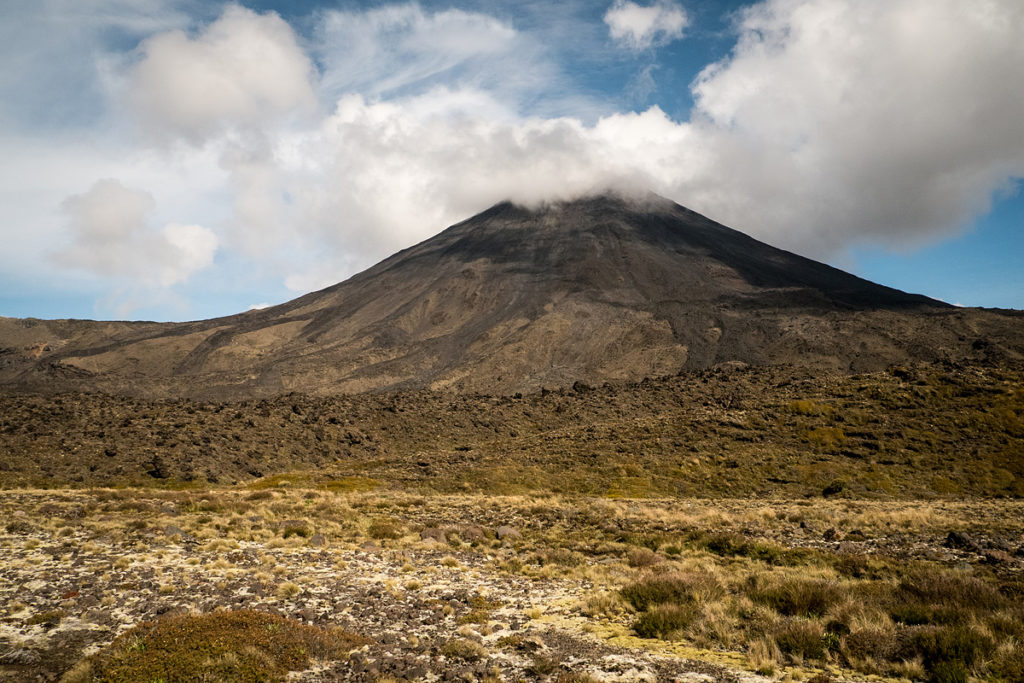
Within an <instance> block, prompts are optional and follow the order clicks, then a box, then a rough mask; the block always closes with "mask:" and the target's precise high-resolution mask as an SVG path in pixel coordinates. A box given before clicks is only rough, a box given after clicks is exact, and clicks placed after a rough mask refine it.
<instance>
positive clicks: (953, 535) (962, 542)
mask: <svg viewBox="0 0 1024 683" xmlns="http://www.w3.org/2000/svg"><path fill="white" fill-rule="evenodd" d="M943 545H945V546H946V547H947V548H952V549H954V550H967V551H969V552H972V553H976V552H978V550H979V548H978V544H977V543H975V542H974V541H973V540H972V539H971V538H970V537H968V536H967V535H966V534H962V533H960V532H959V531H950V532H949V535H948V536H946V542H945V543H944V544H943Z"/></svg>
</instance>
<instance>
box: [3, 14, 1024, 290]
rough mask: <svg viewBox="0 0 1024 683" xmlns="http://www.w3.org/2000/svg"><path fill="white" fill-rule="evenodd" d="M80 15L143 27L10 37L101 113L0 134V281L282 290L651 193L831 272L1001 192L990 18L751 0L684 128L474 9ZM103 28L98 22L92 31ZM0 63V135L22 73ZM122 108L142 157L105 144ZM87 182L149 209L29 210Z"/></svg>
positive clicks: (628, 29) (1016, 146)
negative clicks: (599, 87) (479, 217)
mask: <svg viewBox="0 0 1024 683" xmlns="http://www.w3.org/2000/svg"><path fill="white" fill-rule="evenodd" d="M54 1H55V0H54ZM84 1H85V0H83V2H84ZM88 2H89V3H90V4H89V5H88V7H89V13H90V16H92V17H93V19H92V20H91V21H92V23H90V24H89V31H90V34H89V35H90V36H93V38H90V40H93V39H94V38H95V37H96V36H99V35H102V34H103V26H108V27H113V28H115V29H117V30H120V31H125V32H127V33H128V34H129V35H131V36H133V40H136V39H139V38H140V37H142V36H141V35H140V34H144V33H150V34H151V35H149V37H148V38H147V39H145V40H143V41H142V42H141V44H140V46H139V48H138V49H137V50H136V51H135V52H133V53H131V55H133V57H132V59H134V61H132V59H128V58H127V57H126V56H125V53H124V52H123V50H122V51H119V50H117V49H113V48H110V49H108V50H106V51H104V50H102V49H99V48H97V47H96V44H95V42H89V43H88V44H87V45H86V46H85V47H82V45H80V44H78V43H75V42H74V39H73V36H74V35H75V34H74V32H73V30H72V29H73V28H74V26H72V25H71V24H70V23H69V24H68V25H67V26H65V25H63V24H58V23H55V22H57V18H58V17H59V16H60V12H56V11H51V12H49V13H48V14H47V16H48V19H47V22H49V23H45V22H44V24H43V27H44V28H45V29H46V30H43V29H40V27H39V26H35V28H33V29H32V30H31V31H28V33H30V34H31V35H32V36H33V37H34V38H33V39H36V40H44V39H45V40H49V41H50V42H51V43H52V44H51V45H50V46H49V47H47V48H46V49H45V50H43V49H41V50H37V51H36V52H27V53H26V54H32V55H36V54H42V55H60V56H61V63H64V62H72V63H74V64H77V65H78V66H77V67H76V68H75V70H74V71H73V74H74V75H75V76H76V77H77V75H79V74H86V75H88V74H91V75H89V78H91V79H92V80H90V81H89V89H90V92H91V93H92V97H94V98H96V99H98V100H100V101H103V102H105V104H106V106H107V111H106V112H105V118H103V119H102V121H103V123H102V125H99V124H98V125H97V126H96V128H95V131H96V133H97V134H96V135H94V136H93V135H90V136H89V139H88V140H87V141H86V142H82V141H81V138H82V137H83V136H82V135H81V134H80V133H79V132H78V131H77V130H74V131H71V132H64V133H63V134H62V135H55V134H53V133H52V131H50V130H48V129H43V130H41V131H40V132H38V134H36V135H34V136H28V135H24V134H21V131H20V130H16V131H14V132H11V131H9V130H8V131H5V132H4V134H3V135H0V156H2V157H3V158H5V161H7V160H8V159H10V160H12V161H11V162H10V163H5V164H3V165H0V180H2V181H3V182H0V198H2V199H3V200H4V201H3V202H0V207H2V208H0V211H2V212H3V213H2V215H0V217H2V218H3V220H0V236H2V237H3V238H4V242H5V244H8V245H15V246H14V247H12V249H11V253H8V254H0V261H2V263H3V265H4V267H5V268H13V267H14V266H13V264H15V262H16V261H18V260H24V259H21V258H20V256H19V255H18V254H20V253H26V254H27V253H39V252H41V251H42V250H43V246H41V245H42V244H43V243H44V242H49V243H53V242H54V241H57V242H58V243H59V244H60V245H61V246H59V247H57V249H56V251H57V252H59V257H58V261H59V263H60V264H62V265H63V266H64V267H74V268H78V269H84V270H86V271H88V272H90V273H94V274H96V275H97V276H99V277H103V278H110V279H111V282H114V283H115V284H116V286H117V287H120V288H121V289H119V290H118V292H119V294H118V296H122V294H123V295H124V296H123V297H122V298H123V301H132V302H142V303H145V301H146V300H147V299H148V298H157V297H156V295H154V296H153V297H149V296H148V294H147V295H146V296H139V295H137V289H138V288H136V289H135V290H133V289H131V287H130V286H129V285H127V284H126V282H129V281H130V282H134V283H138V286H139V287H142V288H149V289H146V290H145V291H147V292H150V291H152V292H156V291H157V290H159V291H161V292H162V294H164V295H166V294H167V292H168V288H169V287H172V286H176V285H180V284H182V283H184V282H187V281H188V279H189V278H190V277H191V276H192V275H193V274H194V273H197V272H200V271H202V270H204V269H211V264H212V263H213V256H214V254H215V253H217V250H220V251H221V253H223V254H224V256H225V258H222V259H219V260H218V263H217V267H218V268H222V267H223V263H224V262H228V261H231V262H233V264H234V267H236V268H242V267H244V268H248V269H250V270H251V273H250V272H247V273H246V275H247V276H249V275H251V276H252V278H253V279H254V280H255V279H261V281H264V282H265V281H266V279H267V278H271V277H274V278H277V281H278V282H281V281H283V283H284V284H285V285H286V286H287V287H289V288H291V289H293V290H295V291H308V290H309V289H315V288H319V287H322V286H325V285H328V284H332V283H334V282H337V281H339V280H341V279H344V278H345V277H347V276H349V275H351V274H353V273H354V272H355V271H357V270H358V269H361V268H363V267H366V266H369V265H371V264H372V263H373V262H374V261H376V260H378V259H380V258H383V257H385V256H387V255H389V254H390V253H392V252H394V251H395V250H397V249H399V248H402V247H405V246H408V245H410V244H411V243H413V242H416V241H417V240H420V239H424V238H426V237H429V236H430V235H432V234H434V233H436V232H437V231H439V230H440V229H442V228H443V227H445V226H447V225H449V224H451V223H454V222H456V221H458V220H461V219H463V218H466V217H467V216H469V215H471V214H472V213H474V212H476V211H479V210H482V209H484V208H486V207H487V206H489V205H490V204H493V203H494V202H497V201H501V200H503V199H513V200H518V201H522V202H539V201H544V200H550V199H559V198H570V197H573V196H576V195H579V194H582V193H586V192H592V191H599V190H601V189H603V188H607V187H628V188H635V189H647V188H649V189H653V190H654V191H656V192H659V193H661V194H664V195H666V196H669V197H671V198H672V199H674V200H676V201H679V202H680V203H682V204H684V205H687V206H689V207H691V208H693V209H695V210H697V211H701V212H703V213H706V214H708V215H710V216H711V217H713V218H715V219H717V220H720V221H722V222H724V223H726V224H729V225H732V226H734V227H736V228H738V229H741V230H744V231H746V232H749V233H751V234H753V235H754V236H756V237H759V238H761V239H765V240H767V241H770V242H772V243H775V244H779V245H782V246H786V247H789V248H794V249H796V250H798V251H800V252H801V253H804V254H807V255H810V256H815V257H835V256H836V254H839V253H841V251H842V250H843V249H844V248H846V247H848V246H851V245H854V244H860V243H872V244H884V245H905V244H914V243H921V242H925V241H928V240H932V239H935V238H936V237H938V236H943V235H948V234H950V233H952V232H954V231H956V230H958V229H961V228H962V227H963V226H965V225H967V224H969V223H970V221H971V220H972V219H974V218H975V217H977V216H979V215H981V214H983V213H984V212H985V211H986V210H987V207H988V202H989V201H990V199H991V197H992V194H993V193H994V192H998V191H1000V189H1002V188H1005V187H1007V186H1008V185H1009V184H1010V183H1011V182H1012V179H1013V178H1015V177H1017V178H1019V177H1022V176H1024V90H1022V89H1020V88H1015V87H1011V86H1010V85H1009V84H1014V83H1016V82H1017V81H1018V80H1019V76H1020V74H1021V73H1024V41H1021V40H1020V35H1019V34H1020V31H1019V27H1020V26H1024V5H1021V3H1019V2H1017V1H1016V0H977V2H972V3H969V4H965V3H963V2H959V1H958V0H767V1H766V2H762V3H760V4H758V5H754V6H752V7H749V8H747V9H746V10H745V11H743V12H742V13H740V14H739V15H737V18H736V30H737V32H738V36H739V39H738V42H737V44H736V47H735V49H734V51H733V52H732V53H731V54H730V55H729V57H728V58H727V59H724V60H722V61H720V62H719V63H716V64H713V65H710V66H709V67H708V68H707V69H705V70H704V72H703V73H702V74H701V75H700V77H699V78H698V79H697V80H696V81H695V82H694V84H693V85H692V88H693V94H694V97H695V101H696V106H695V108H694V111H693V112H692V115H691V116H690V117H689V119H688V120H679V119H673V118H671V117H669V116H668V115H666V114H665V113H664V112H663V111H662V110H661V109H659V108H658V107H650V108H648V109H646V110H645V111H637V112H630V111H621V112H619V113H608V112H609V111H610V110H609V109H608V107H610V106H612V105H611V104H609V102H610V100H609V101H608V102H605V103H604V105H603V106H604V107H605V108H604V109H603V110H602V109H601V108H600V107H595V106H593V99H592V98H590V99H588V97H587V96H585V95H584V94H583V89H582V87H581V86H579V85H577V84H574V83H573V82H572V80H571V79H570V78H569V76H568V75H567V74H568V72H569V71H570V69H568V68H567V67H566V64H565V63H562V62H560V61H559V60H560V59H563V58H564V55H565V53H564V52H559V51H558V49H557V47H552V46H551V45H549V44H546V43H545V41H544V40H543V39H541V38H540V37H539V36H541V35H547V34H542V33H541V32H540V29H538V28H536V27H535V26H534V27H531V26H530V25H528V22H526V24H524V23H523V22H512V21H510V20H508V19H498V18H495V17H491V16H488V15H486V14H482V13H479V12H470V11H464V10H448V11H443V12H431V11H428V10H424V9H423V8H421V7H420V6H419V5H417V4H414V3H413V4H401V5H390V6H380V7H376V8H374V9H370V10H367V11H362V12H359V11H352V12H340V11H334V10H329V11H325V12H323V13H322V14H321V15H318V16H319V22H320V23H319V28H318V29H316V30H315V31H314V33H313V35H312V36H311V37H310V40H309V42H303V41H302V40H300V39H299V38H298V37H297V36H296V34H295V32H294V31H293V29H292V28H291V27H290V26H289V25H288V24H287V23H285V22H284V21H283V20H282V19H280V18H279V17H278V16H277V15H274V14H257V13H255V12H252V11H250V10H247V9H244V8H241V7H238V6H234V5H229V6H228V8H227V9H226V10H225V11H224V13H223V15H222V16H221V17H220V18H219V19H216V20H214V21H212V22H210V23H206V24H202V25H200V26H199V29H198V31H196V30H194V29H195V26H194V25H193V22H195V21H197V20H198V21H203V20H207V19H209V18H210V17H198V18H197V17H194V16H193V17H192V18H191V19H189V18H188V17H187V16H186V15H182V13H181V12H178V11H172V9H173V7H176V6H186V4H187V3H174V2H169V3H166V4H165V3H162V2H158V1H157V0H146V4H145V5H140V7H142V8H143V9H142V10H140V11H139V12H138V13H132V12H129V11H128V9H126V7H127V6H128V5H131V3H128V0H116V2H113V1H112V0H107V2H106V3H104V2H103V1H102V0H88ZM58 4H60V3H58ZM71 4H72V5H73V4H74V3H71ZM534 4H535V5H536V4H542V3H534ZM47 6H48V7H49V5H47ZM68 6H70V5H66V6H65V9H66V8H67V7H68ZM188 6H189V7H190V8H192V6H191V5H188ZM168 7H170V8H172V9H167V8H168ZM104 8H108V9H109V10H110V12H111V13H113V14H116V17H112V18H110V19H109V20H101V19H98V18H97V17H103V16H105V14H104V12H103V9H104ZM51 9H52V7H51ZM193 9H194V8H193ZM570 9H571V8H570ZM162 10H166V11H162ZM538 16H539V15H538ZM560 16H561V17H562V19H560V21H563V22H569V21H570V20H572V21H576V20H577V19H576V17H577V14H574V13H573V12H571V11H568V10H566V12H565V13H564V14H562V15H560ZM604 18H605V23H606V24H607V26H608V30H609V31H610V33H611V36H612V38H613V39H614V40H616V41H617V42H619V43H620V44H622V45H624V46H626V47H630V48H632V49H638V50H639V49H645V48H649V47H652V46H658V45H662V44H665V43H666V42H668V41H670V40H674V39H676V38H678V37H680V36H681V35H682V33H683V31H684V30H685V29H686V27H687V24H688V19H687V16H686V13H685V11H684V10H683V9H682V8H681V6H679V5H677V4H673V3H669V2H659V3H655V4H653V5H650V6H646V7H643V6H640V5H637V4H636V3H633V2H616V3H615V4H614V5H613V6H612V7H611V9H610V10H609V11H608V12H607V14H606V15H605V17H604ZM104 21H105V22H106V23H104ZM97 22H99V23H97ZM190 25H191V28H192V29H193V30H192V32H186V31H187V30H189V28H190ZM567 26H571V24H567ZM57 28H61V29H62V30H64V31H65V32H64V33H63V34H62V33H60V32H59V31H57V30H56V29H57ZM604 28H605V25H604V24H602V23H600V21H592V22H591V24H590V25H589V27H588V29H587V30H589V31H591V32H592V33H591V34H587V35H590V38H589V41H590V42H589V44H590V45H591V49H590V51H589V52H588V50H587V49H585V48H580V49H579V50H578V51H577V52H575V53H573V54H574V57H573V59H577V60H580V63H579V64H575V65H574V66H581V65H582V66H583V67H593V65H594V64H596V63H598V61H599V59H598V58H597V57H594V56H593V51H594V50H597V49H598V48H600V49H606V47H607V40H606V38H605V34H604ZM51 29H52V30H51ZM168 29H173V30H168ZM563 32H564V31H563ZM16 33H17V32H16V31H13V30H11V29H9V28H8V29H7V30H6V32H4V31H3V30H2V27H0V36H2V37H6V38H8V39H10V40H11V41H17V40H18V36H17V35H14V34H16ZM62 35H64V36H67V37H66V38H64V39H62V38H61V37H60V36H62ZM46 36H50V37H49V38H46ZM97 40H98V39H97ZM62 41H63V42H64V43H67V45H68V46H70V47H68V48H67V50H71V47H74V50H77V52H75V51H72V53H73V54H72V53H68V52H67V50H65V49H64V46H63V44H62ZM24 42H25V41H21V42H18V45H19V46H20V47H19V49H23V48H24V45H23V43H24ZM129 42H130V41H129ZM550 42H551V41H548V43H550ZM617 54H618V56H619V57H621V54H619V53H617ZM69 55H70V56H69ZM0 56H4V57H6V56H8V52H5V48H4V46H3V45H0ZM311 56H312V57H315V58H316V62H317V64H319V65H320V67H321V68H322V72H321V73H317V72H316V69H315V67H314V65H313V59H312V58H311ZM23 59H24V58H23ZM609 59H610V58H609ZM76 60H77V61H76ZM595 60H596V61H595ZM34 61H38V60H35V59H30V60H27V61H24V62H20V61H12V62H11V63H12V64H15V65H17V64H21V63H24V64H28V65H31V63H32V62H34ZM82 65H87V66H88V68H85V67H84V66H82ZM660 66H661V64H659V63H655V64H653V65H650V66H649V68H648V70H646V71H644V72H642V73H641V75H640V76H638V77H637V78H636V79H634V81H633V83H632V84H631V85H630V86H629V87H631V88H632V95H633V96H634V97H635V98H636V99H637V100H642V99H643V97H644V96H645V95H647V94H649V91H650V90H651V88H652V87H654V86H656V85H661V86H662V87H665V86H664V81H665V79H667V78H668V77H670V76H671V71H672V69H671V68H667V67H666V68H665V69H664V70H663V71H659V72H658V75H659V79H658V81H659V82H658V83H657V84H654V83H652V76H651V74H652V73H653V70H654V69H655V68H660ZM79 67H81V68H79ZM26 68H27V67H26ZM10 71H11V70H8V71H7V72H5V74H0V95H2V97H0V102H3V103H4V104H3V106H4V107H7V109H5V110H2V111H0V124H2V123H4V122H5V121H4V119H5V115H9V116H7V118H11V117H13V116H14V115H13V114H11V112H12V111H14V110H13V109H11V108H10V107H11V106H12V105H10V104H9V103H10V102H16V101H18V98H19V94H20V93H21V92H22V91H23V89H24V88H25V87H27V86H26V85H25V84H26V83H28V82H29V81H30V80H31V79H29V78H28V77H26V78H20V77H19V78H18V79H14V80H16V81H17V82H16V83H15V82H14V80H11V79H13V77H12V76H11V75H10ZM27 73H31V69H28V70H27ZM97 74H99V75H97ZM65 76H66V74H65ZM83 77H84V76H83ZM67 80H75V79H74V78H71V77H67ZM12 83H13V85H12ZM57 84H58V85H59V86H62V85H64V83H63V81H61V82H58V83H57ZM54 91H60V88H59V87H58V88H55V89H54ZM76 92H77V91H76ZM653 94H654V95H655V96H656V95H657V92H655V93H653ZM104 97H105V98H106V99H105V100H103V98H104ZM654 99H655V101H657V97H655V98H654ZM78 101H79V100H78V99H75V100H74V102H75V103H77V102H78ZM90 101H92V100H90ZM125 102H128V103H130V104H131V107H130V108H129V109H128V112H129V113H130V114H131V115H133V116H134V117H135V120H136V122H137V123H138V127H137V130H141V131H142V132H143V133H144V135H143V136H141V138H132V139H127V138H128V136H127V135H125V134H123V133H121V132H120V131H119V130H118V128H117V127H118V123H119V122H120V121H122V120H123V119H122V118H121V117H122V106H121V105H123V104H124V103H125ZM552 103H555V104H552ZM26 106H27V105H26ZM68 106H69V107H70V105H68ZM319 107H322V109H320V108H319ZM71 108H73V107H71ZM28 109H32V110H33V111H34V110H39V109H42V108H41V107H38V106H35V104H33V106H32V107H28ZM566 111H568V112H571V115H565V116H563V115H561V113H563V112H566ZM601 111H604V112H605V113H604V115H600V112H601ZM324 112H327V113H324ZM19 120H20V119H19ZM26 120H28V119H26ZM104 126H106V127H104ZM76 139H77V140H79V141H78V142H72V141H74V140H76ZM179 141H186V142H188V143H192V144H186V145H179V144H173V143H175V142H179ZM168 142H169V143H172V144H164V143H168ZM153 143H159V144H153ZM133 145H134V147H133ZM105 177H107V178H125V179H129V178H130V179H131V183H132V184H133V185H136V186H139V187H145V188H149V189H151V190H152V193H153V194H152V196H151V195H150V194H149V193H148V192H142V191H139V190H133V189H130V188H127V187H124V186H123V185H122V184H121V183H120V182H118V181H113V180H108V181H100V182H98V183H97V184H96V185H95V186H93V188H92V189H91V190H89V191H88V192H86V193H85V194H82V195H78V196H76V197H73V198H69V199H68V200H67V201H66V202H65V204H64V208H65V213H64V216H65V218H66V219H67V220H65V221H64V223H63V224H62V223H61V220H60V216H53V215H50V214H54V213H56V212H55V207H56V206H58V205H59V203H60V200H61V199H62V198H64V197H66V196H67V195H68V194H69V192H73V191H75V190H76V189H78V188H82V187H88V186H89V184H90V183H92V182H94V181H95V180H96V179H97V178H105ZM196 223H198V224H196ZM161 226H162V227H161ZM203 226H211V227H213V228H215V230H216V234H215V233H214V230H211V229H210V228H209V227H203ZM61 230H63V231H64V232H63V233H61ZM30 243H31V244H30ZM239 264H241V265H239ZM19 267H20V266H19ZM221 277H222V278H223V279H224V280H225V281H227V280H230V279H231V274H230V273H227V274H222V275H221ZM204 282H205V281H204ZM112 286H114V285H112ZM178 291H180V288H179V290H178ZM125 292H128V294H124V293H125ZM133 292H135V293H133ZM267 296H269V295H268V294H261V295H259V298H260V299H262V298H264V297H267ZM275 296H276V294H275ZM254 299H255V300H258V299H257V298H256V297H255V295H254ZM125 305H129V304H127V303H125ZM121 310H123V309H121Z"/></svg>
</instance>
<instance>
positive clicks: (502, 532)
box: [494, 526, 523, 541]
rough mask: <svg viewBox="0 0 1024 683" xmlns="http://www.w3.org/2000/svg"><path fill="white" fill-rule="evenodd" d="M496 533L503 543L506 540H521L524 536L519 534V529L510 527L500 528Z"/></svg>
mask: <svg viewBox="0 0 1024 683" xmlns="http://www.w3.org/2000/svg"><path fill="white" fill-rule="evenodd" d="M494 533H495V535H496V536H497V537H498V539H499V540H501V541H504V540H506V539H508V540H513V541H514V540H518V539H521V538H522V537H523V535H522V534H521V533H519V530H518V529H516V528H515V527H510V526H499V527H498V528H497V529H495V530H494Z"/></svg>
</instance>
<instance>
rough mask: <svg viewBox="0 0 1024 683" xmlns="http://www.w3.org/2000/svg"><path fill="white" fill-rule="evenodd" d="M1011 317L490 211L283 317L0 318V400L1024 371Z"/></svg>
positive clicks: (591, 203)
mask: <svg viewBox="0 0 1024 683" xmlns="http://www.w3.org/2000/svg"><path fill="white" fill-rule="evenodd" d="M1022 332H1024V318H1022V316H1021V315H1020V313H1019V312H1012V311H988V310H978V309H962V308H955V307H952V306H949V305H947V304H944V303H942V302H940V301H936V300H934V299H930V298H928V297H925V296H921V295H917V294H908V293H905V292H902V291H899V290H896V289H891V288H889V287H884V286H881V285H878V284H874V283H872V282H868V281H866V280H863V279H861V278H858V277H855V276H853V275H851V274H849V273H845V272H843V271H841V270H838V269H836V268H833V267H831V266H828V265H825V264H822V263H818V262H816V261H813V260H810V259H807V258H804V257H802V256H798V255H796V254H793V253H790V252H788V251H784V250H781V249H777V248H775V247H772V246H769V245H767V244H764V243H762V242H759V241H757V240H754V239H753V238H751V237H748V236H747V235H744V234H743V233H740V232H737V231H736V230H732V229H730V228H727V227H725V226H723V225H720V224H718V223H715V222H714V221H712V220H710V219H708V218H705V217H704V216H701V215H699V214H697V213H694V212H693V211H690V210H688V209H686V208H684V207H682V206H679V205H678V204H675V203H673V202H670V201H668V200H666V199H663V198H660V197H657V196H653V195H651V196H648V197H646V198H644V199H642V200H636V199H624V198H621V197H617V196H607V195H605V196H598V197H591V198H586V199H580V200H577V201H571V202H562V203H555V204H550V205H546V206H543V207H541V208H536V209H531V208H524V207H521V206H517V205H515V204H512V203H502V204H498V205H496V206H494V207H492V208H490V209H488V210H487V211H484V212H483V213H480V214H478V215H476V216H474V217H472V218H470V219H468V220H466V221H464V222H462V223H459V224H457V225H454V226H452V227H450V228H448V229H447V230H445V231H443V232H441V233H440V234H438V235H436V236H434V237H432V238H430V239H428V240H426V241H424V242H422V243H420V244H417V245H415V246H413V247H411V248H409V249H406V250H403V251H401V252H399V253H397V254H395V255H394V256H391V257H390V258H388V259H386V260H384V261H382V262H380V263H379V264H377V265H376V266H373V267H372V268H370V269H368V270H366V271H364V272H362V273H359V274H358V275H355V276H354V277H352V278H350V279H348V280H346V281H344V282H341V283H339V284H336V285H334V286H331V287H328V288H326V289H324V290H321V291H318V292H314V293H311V294H308V295H305V296H303V297H300V298H298V299H295V300H293V301H290V302H288V303H285V304H281V305H279V306H274V307H271V308H266V309H263V310H258V311H250V312H247V313H242V314H239V315H234V316H229V317H225V318H216V319H211V320H204V321H197V322H189V323H127V322H95V321H77V320H63V321H41V320H35V319H24V320H22V319H0V348H2V350H0V386H2V387H4V389H5V390H6V391H32V392H56V391H69V390H88V391H102V392H111V393H124V394H130V395H138V396H145V397H157V398H159V397H175V396H189V397H197V398H217V399H223V398H228V399H231V398H252V397H261V396H273V395H278V394H282V393H287V392H293V391H294V392H303V393H311V394H336V393H358V392H366V391H394V390H404V389H431V390H438V391H455V392H479V393H492V394H510V393H514V392H527V391H532V390H536V389H538V388H542V387H555V386H565V385H569V384H573V383H575V382H582V383H585V384H600V383H603V382H615V381H635V380H639V379H642V378H644V377H649V376H661V375H669V374H675V373H678V372H680V371H687V370H696V369H703V368H709V367H714V366H718V365H721V364H737V363H744V364H755V365H769V364H792V365H794V366H797V367H801V368H806V369H808V370H811V371H838V372H851V371H852V372H856V371H868V370H876V369H880V368H884V367H886V366H889V365H892V364H895V363H907V362H915V361H936V360H949V361H956V360H958V359H966V358H972V359H977V358H978V357H979V356H984V357H987V358H996V359H999V358H1007V357H1009V358H1014V359H1018V360H1019V359H1020V358H1022V357H1024V341H1021V340H1022V339H1024V334H1021V333H1022Z"/></svg>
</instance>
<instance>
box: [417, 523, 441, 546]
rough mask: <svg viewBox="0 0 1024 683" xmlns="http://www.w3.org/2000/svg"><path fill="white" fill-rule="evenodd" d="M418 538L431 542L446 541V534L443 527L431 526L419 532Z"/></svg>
mask: <svg viewBox="0 0 1024 683" xmlns="http://www.w3.org/2000/svg"><path fill="white" fill-rule="evenodd" d="M420 540H421V541H427V542H433V543H447V542H448V535H447V534H446V533H445V531H444V529H438V528H437V527H431V528H429V529H424V530H423V531H421V532H420Z"/></svg>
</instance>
